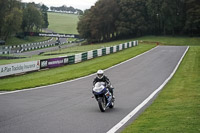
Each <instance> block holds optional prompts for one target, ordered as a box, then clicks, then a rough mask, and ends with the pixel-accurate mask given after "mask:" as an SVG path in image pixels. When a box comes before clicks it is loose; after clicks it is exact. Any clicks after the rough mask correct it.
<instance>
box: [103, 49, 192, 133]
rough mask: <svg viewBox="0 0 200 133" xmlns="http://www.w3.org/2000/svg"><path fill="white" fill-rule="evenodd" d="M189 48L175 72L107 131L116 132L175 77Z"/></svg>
mask: <svg viewBox="0 0 200 133" xmlns="http://www.w3.org/2000/svg"><path fill="white" fill-rule="evenodd" d="M188 49H189V46H188V47H187V49H186V50H185V52H184V54H183V56H182V57H181V59H180V60H179V62H178V64H177V65H176V67H175V69H174V70H173V72H172V73H171V74H170V76H169V77H168V78H167V79H166V80H165V81H164V82H163V84H162V85H161V86H160V87H159V88H158V89H156V90H155V91H154V92H153V93H152V94H151V95H150V96H149V97H147V98H146V99H145V100H144V101H143V102H142V103H141V104H139V105H138V106H137V107H136V108H135V109H134V110H133V111H131V112H130V113H129V114H128V115H127V116H126V117H124V118H123V119H122V120H121V121H120V122H119V123H117V124H116V125H115V126H114V127H113V128H111V129H110V130H109V131H108V132H107V133H115V132H116V131H117V130H119V129H120V128H121V127H122V126H123V125H124V124H125V123H126V122H127V121H128V120H130V119H131V118H132V117H133V116H134V115H135V114H136V113H137V112H138V111H139V110H140V109H141V108H143V107H144V106H145V105H146V104H147V103H148V102H149V101H150V100H151V99H152V98H153V97H154V96H155V95H156V94H157V93H158V92H159V91H160V90H162V88H163V87H164V86H165V85H166V84H167V83H168V82H169V80H170V79H171V78H172V77H173V75H174V74H175V72H176V70H177V69H178V67H179V65H180V63H181V61H182V60H183V58H184V56H185V54H186V53H187V51H188Z"/></svg>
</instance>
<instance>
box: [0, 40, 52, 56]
mask: <svg viewBox="0 0 200 133" xmlns="http://www.w3.org/2000/svg"><path fill="white" fill-rule="evenodd" d="M52 40H53V38H51V39H49V40H47V41H43V42H37V43H29V44H21V45H14V46H0V54H12V53H20V52H25V51H30V50H34V49H40V48H46V47H52V46H55V43H53V44H45V43H48V42H51V41H52Z"/></svg>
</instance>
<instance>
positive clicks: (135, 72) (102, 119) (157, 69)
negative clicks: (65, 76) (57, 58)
mask: <svg viewBox="0 0 200 133" xmlns="http://www.w3.org/2000/svg"><path fill="white" fill-rule="evenodd" d="M186 49H187V47H184V46H158V47H156V48H154V49H153V50H151V51H149V52H147V53H145V54H143V55H141V56H139V57H137V58H134V59H132V60H129V61H128V62H125V63H123V64H121V65H118V66H116V67H113V68H111V69H108V70H106V72H105V73H106V75H107V76H108V77H109V78H110V80H111V82H112V84H113V85H114V87H115V91H114V92H115V96H116V103H115V108H114V109H109V110H106V112H105V113H102V112H100V110H99V108H98V105H97V102H96V101H95V99H92V98H91V97H92V93H91V86H92V80H93V78H94V77H95V75H91V76H87V77H85V78H81V79H78V80H74V81H70V82H64V83H60V84H56V85H50V86H47V87H40V88H36V89H32V90H28V91H20V92H15V93H10V94H0V133H106V132H107V131H109V130H110V129H111V128H112V127H113V126H115V125H116V124H117V123H118V122H119V121H120V120H122V119H123V118H124V117H125V116H126V115H127V114H129V113H130V112H131V111H132V110H133V109H134V108H136V107H137V106H138V105H139V104H140V103H141V102H143V101H144V100H145V99H146V98H147V97H148V96H149V95H150V94H151V93H152V92H153V91H154V90H156V89H157V88H158V87H159V86H160V85H161V84H162V83H163V82H164V81H165V80H166V79H167V78H168V77H169V75H170V74H171V73H172V72H173V70H174V68H175V67H176V65H177V63H178V62H179V60H180V59H181V57H182V56H183V54H184V52H185V51H186ZM97 65H100V64H97ZM151 102H152V101H150V103H151ZM145 107H146V106H145ZM145 107H144V108H145ZM144 108H143V109H144ZM143 109H142V110H143ZM139 113H141V111H139V112H138V113H137V115H138V114H139ZM137 115H136V116H137ZM136 116H134V117H136ZM134 117H133V118H132V119H131V120H133V119H135V118H134ZM129 122H130V121H129ZM122 128H123V127H122ZM120 130H121V129H120Z"/></svg>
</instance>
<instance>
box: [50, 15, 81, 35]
mask: <svg viewBox="0 0 200 133" xmlns="http://www.w3.org/2000/svg"><path fill="white" fill-rule="evenodd" d="M78 20H79V19H78V15H73V14H62V13H52V12H48V21H49V26H48V29H50V30H53V31H54V32H57V33H65V34H78V32H77V29H76V27H77V23H78Z"/></svg>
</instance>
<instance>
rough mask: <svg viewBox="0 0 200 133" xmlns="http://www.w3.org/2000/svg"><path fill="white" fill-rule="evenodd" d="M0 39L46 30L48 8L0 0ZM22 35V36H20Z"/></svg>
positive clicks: (13, 0) (16, 0) (12, 0)
mask: <svg viewBox="0 0 200 133" xmlns="http://www.w3.org/2000/svg"><path fill="white" fill-rule="evenodd" d="M0 7H1V8H0V39H3V40H5V41H6V40H7V39H8V37H10V36H15V35H16V34H18V35H20V34H19V33H23V32H33V31H36V32H37V31H40V30H41V29H42V28H47V27H48V25H49V23H48V16H47V10H48V7H47V6H45V5H39V4H35V3H21V1H19V0H0ZM21 35H23V34H21Z"/></svg>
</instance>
